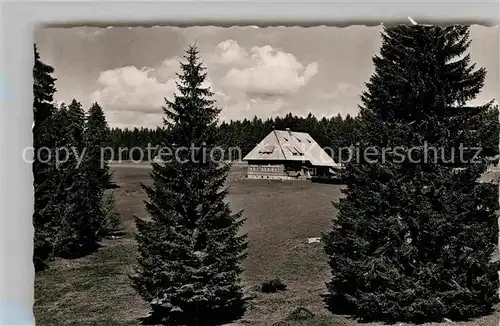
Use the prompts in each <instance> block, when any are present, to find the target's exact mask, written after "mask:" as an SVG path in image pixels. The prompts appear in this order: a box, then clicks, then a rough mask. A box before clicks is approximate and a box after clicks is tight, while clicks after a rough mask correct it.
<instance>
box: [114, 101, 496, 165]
mask: <svg viewBox="0 0 500 326" xmlns="http://www.w3.org/2000/svg"><path fill="white" fill-rule="evenodd" d="M485 120H486V121H488V123H486V124H485V125H484V126H482V129H481V135H480V137H481V138H482V141H481V143H482V144H483V146H484V147H483V150H484V151H485V152H487V154H488V155H490V156H494V155H495V153H496V152H497V150H498V149H497V140H498V106H492V107H491V108H490V109H489V110H488V111H487V112H486V117H485ZM286 128H289V129H290V130H292V131H297V132H306V133H308V134H309V135H311V137H312V138H313V139H314V140H316V142H317V143H318V144H319V146H321V147H322V148H328V149H331V150H328V151H327V153H328V154H329V155H332V156H333V159H334V160H335V161H338V162H346V161H347V160H348V159H349V157H348V156H349V154H348V151H347V150H341V149H347V148H348V147H350V146H355V145H356V143H357V142H358V140H359V134H360V131H359V118H358V116H354V117H353V116H351V115H349V114H347V115H346V116H345V117H342V116H341V115H340V114H338V115H336V116H333V117H321V118H318V117H316V116H314V115H313V114H312V113H309V114H308V115H307V116H306V117H303V116H297V115H293V114H292V113H288V114H286V115H285V116H284V117H280V116H277V117H273V118H268V119H264V120H263V119H261V118H258V117H256V116H255V117H254V118H253V119H243V120H231V121H229V122H226V121H224V122H222V123H220V124H219V125H218V126H217V128H216V129H217V131H216V132H217V145H218V146H219V147H221V148H222V149H223V150H224V153H225V155H226V157H225V159H228V160H238V159H242V158H243V157H244V156H245V155H246V154H248V153H249V152H250V151H251V150H252V149H253V148H254V147H255V146H256V145H257V144H258V143H259V142H260V141H261V140H262V139H264V137H265V136H267V135H268V134H269V133H270V132H271V131H273V130H285V129H286ZM165 131H166V130H165V128H163V127H157V128H146V127H135V128H133V129H129V128H112V129H111V130H110V137H109V145H108V146H109V147H111V148H112V149H113V153H114V155H115V156H114V157H113V160H120V161H126V160H134V161H140V160H148V159H149V158H153V157H154V156H155V154H156V151H155V150H154V149H151V150H150V152H151V153H150V155H149V156H148V152H147V150H148V145H149V144H150V145H151V146H150V148H154V146H165V144H162V139H164V132H165ZM167 132H168V131H167ZM134 147H135V148H141V149H142V151H139V150H133V148H134ZM234 148H239V149H240V150H241V151H240V152H238V151H232V150H231V149H234ZM239 156H241V157H239Z"/></svg>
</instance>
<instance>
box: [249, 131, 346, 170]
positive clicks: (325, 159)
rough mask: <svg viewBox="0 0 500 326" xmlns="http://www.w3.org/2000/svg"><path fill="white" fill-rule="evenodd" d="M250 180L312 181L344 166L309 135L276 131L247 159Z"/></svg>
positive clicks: (251, 152)
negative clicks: (310, 179) (335, 160)
mask: <svg viewBox="0 0 500 326" xmlns="http://www.w3.org/2000/svg"><path fill="white" fill-rule="evenodd" d="M243 160H244V161H246V162H247V163H248V170H247V177H248V178H249V179H278V180H293V179H309V178H311V177H315V176H320V177H327V176H328V175H332V174H335V172H336V171H337V170H338V169H340V166H339V165H338V164H337V163H335V162H334V161H333V159H332V158H331V157H330V156H329V155H328V154H327V153H326V152H325V151H324V150H323V149H322V148H321V147H320V146H319V145H318V144H317V143H316V141H314V139H312V138H311V136H310V135H309V134H307V133H302V132H294V131H290V130H288V129H287V130H285V131H282V130H274V131H272V132H271V133H270V134H269V135H267V136H266V137H265V138H264V139H263V140H262V141H261V142H260V143H259V144H258V145H257V146H256V147H255V148H254V149H253V150H252V151H250V153H248V154H247V155H246V156H245V157H244V158H243Z"/></svg>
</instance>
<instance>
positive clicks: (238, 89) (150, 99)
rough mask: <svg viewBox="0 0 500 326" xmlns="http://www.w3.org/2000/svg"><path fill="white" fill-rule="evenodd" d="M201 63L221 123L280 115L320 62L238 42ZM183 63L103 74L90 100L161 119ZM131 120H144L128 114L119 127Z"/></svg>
mask: <svg viewBox="0 0 500 326" xmlns="http://www.w3.org/2000/svg"><path fill="white" fill-rule="evenodd" d="M200 57H201V59H202V61H203V62H204V64H205V66H206V67H207V68H208V70H209V71H208V73H209V76H208V77H207V79H206V81H205V85H204V86H209V87H210V88H211V90H212V92H213V93H214V99H215V100H216V105H217V106H218V107H220V108H221V109H222V117H221V118H222V119H237V118H243V117H252V116H254V115H258V116H262V117H267V116H271V115H276V114H279V113H280V110H282V109H283V108H284V107H285V106H286V104H287V100H288V97H289V96H290V95H291V94H293V93H296V92H297V91H298V90H299V89H300V88H301V87H303V86H304V85H306V84H307V83H308V81H309V80H310V79H311V78H312V77H313V76H314V75H315V74H316V73H317V72H318V64H317V63H316V62H312V63H309V64H307V65H304V64H303V63H301V62H299V61H298V60H297V58H295V56H294V55H293V54H291V53H286V52H283V51H282V50H277V49H274V48H273V47H272V46H270V45H265V46H261V47H252V48H250V49H249V50H247V49H245V48H243V47H242V46H240V45H239V44H238V43H237V42H236V41H234V40H226V41H223V42H220V43H219V44H218V45H217V46H216V47H215V48H212V51H211V52H207V51H205V52H202V53H200ZM179 61H180V58H179V57H172V58H167V59H166V60H164V61H163V62H162V63H161V64H159V65H158V66H156V67H143V68H141V69H138V68H137V67H134V66H127V67H120V68H116V69H112V70H106V71H103V72H101V73H100V76H99V78H98V83H99V89H98V90H96V91H95V92H94V93H93V94H92V98H91V100H92V102H94V101H97V102H98V103H100V104H101V106H102V107H103V108H104V109H105V110H109V111H120V112H123V111H128V112H136V113H159V112H161V107H162V106H164V104H165V103H164V98H167V99H169V100H171V99H172V98H173V94H174V93H175V92H176V91H177V88H176V81H177V79H178V78H177V76H176V73H177V72H179V70H180V66H179ZM128 119H139V120H140V119H141V118H140V117H137V116H136V115H134V114H127V115H126V116H124V117H123V118H122V119H120V121H119V122H118V121H117V123H120V124H127V123H128V122H127V121H128ZM131 122H133V121H131ZM161 123H162V121H161V119H158V124H161Z"/></svg>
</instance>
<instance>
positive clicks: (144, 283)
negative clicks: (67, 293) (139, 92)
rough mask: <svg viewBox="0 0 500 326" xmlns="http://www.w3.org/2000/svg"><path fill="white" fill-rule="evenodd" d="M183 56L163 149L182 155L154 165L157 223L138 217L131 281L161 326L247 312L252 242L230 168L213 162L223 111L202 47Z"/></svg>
mask: <svg viewBox="0 0 500 326" xmlns="http://www.w3.org/2000/svg"><path fill="white" fill-rule="evenodd" d="M184 59H185V60H186V61H185V62H181V70H182V72H181V73H180V74H178V78H179V82H178V84H177V87H178V94H176V95H175V98H174V100H173V101H168V100H166V107H164V112H165V114H166V118H165V119H164V121H165V125H166V128H165V129H167V130H170V131H169V132H168V133H165V134H164V135H165V136H164V137H165V138H164V143H163V144H162V146H167V147H169V148H172V149H173V152H174V153H175V152H177V155H175V154H174V156H176V157H171V158H167V157H163V159H165V160H166V161H165V162H163V163H162V164H161V165H160V164H156V163H153V164H152V165H153V172H152V173H151V176H152V179H153V185H152V186H151V187H146V186H144V189H145V190H146V192H147V195H148V197H149V200H148V201H147V202H146V209H147V211H148V212H149V214H150V215H151V220H141V219H136V224H137V234H136V239H137V242H138V248H139V258H138V266H137V270H136V272H137V273H136V274H135V275H133V276H132V282H133V286H134V288H135V289H136V290H137V291H138V293H139V294H140V295H141V296H142V297H143V298H144V299H145V300H146V301H147V302H149V303H150V305H151V308H152V316H151V317H152V318H153V320H155V321H156V322H159V323H162V324H167V323H168V324H169V325H170V324H176V323H178V324H184V325H186V324H187V325H210V324H216V323H217V322H218V321H220V320H224V319H232V318H234V317H236V316H238V315H239V314H240V313H241V312H242V309H243V293H242V288H241V285H240V273H241V272H242V270H241V267H240V262H241V260H242V259H243V257H244V250H245V247H246V242H245V236H244V235H239V234H238V230H239V227H240V225H241V224H242V219H241V212H239V213H236V214H234V213H232V212H231V210H230V208H229V206H228V203H226V202H225V201H224V198H225V196H226V194H227V189H226V188H224V187H225V180H226V178H227V175H228V171H229V167H228V166H226V165H221V164H219V163H218V162H216V161H214V160H211V159H210V158H209V157H208V156H209V153H210V149H211V148H213V147H214V146H215V137H216V132H215V131H216V123H217V116H218V114H219V111H220V110H219V109H218V108H216V107H215V106H214V102H213V101H212V100H211V99H210V97H211V95H212V93H211V91H210V89H209V88H204V87H203V86H202V83H203V82H204V80H205V78H206V73H205V68H204V67H203V66H202V63H201V62H200V61H199V58H198V51H197V49H196V47H193V46H191V47H189V49H188V50H187V51H186V54H185V56H184ZM167 135H168V136H167ZM191 147H193V148H194V150H190V148H191Z"/></svg>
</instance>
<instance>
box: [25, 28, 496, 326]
mask: <svg viewBox="0 0 500 326" xmlns="http://www.w3.org/2000/svg"><path fill="white" fill-rule="evenodd" d="M33 43H34V44H33V54H34V56H33V59H34V61H33V63H32V64H33V117H34V121H33V148H32V152H30V151H26V152H25V153H23V155H24V160H26V161H27V162H29V163H32V170H33V180H34V181H33V182H34V184H33V189H34V214H33V227H34V238H33V265H34V268H35V290H34V308H33V309H34V315H35V318H36V323H37V325H40V326H63V325H66V326H69V325H72V326H77V325H78V326H85V325H88V326H90V325H92V326H132V325H186V326H215V325H226V326H230V325H232V326H237V325H239V326H243V325H258V326H266V325H269V326H271V325H273V326H298V325H303V326H326V325H334V326H357V325H363V324H366V325H369V326H382V325H387V324H394V325H399V326H401V325H406V326H409V325H417V324H427V325H432V326H452V325H457V326H458V325H459V326H490V325H495V324H498V314H499V308H500V305H499V269H500V268H499V267H500V254H499V252H498V243H499V240H498V235H499V208H500V207H499V182H500V169H499V168H498V167H499V157H500V156H499V137H500V123H499V108H498V90H499V89H500V82H499V74H498V72H499V62H500V60H499V28H498V26H494V27H487V26H482V25H476V24H474V25H462V24H447V25H446V24H443V25H421V24H418V23H417V22H415V21H413V20H411V19H410V21H408V23H407V24H397V25H385V24H380V25H376V26H365V25H352V26H345V27H335V26H326V25H321V26H319V25H318V26H310V27H301V26H298V25H297V26H279V27H278V26H276V27H259V26H251V25H242V26H232V27H221V26H208V25H207V26H196V25H193V26H190V27H176V26H155V27H140V26H134V27H127V26H114V27H107V26H102V27H93V26H78V27H48V26H40V27H39V28H37V29H36V31H35V33H34V39H33Z"/></svg>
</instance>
